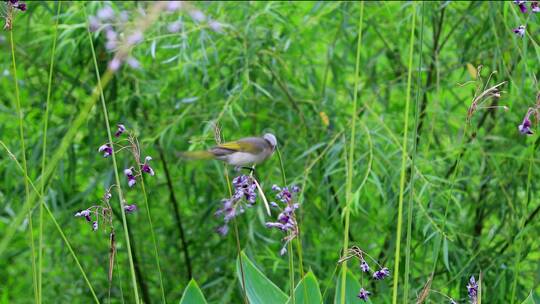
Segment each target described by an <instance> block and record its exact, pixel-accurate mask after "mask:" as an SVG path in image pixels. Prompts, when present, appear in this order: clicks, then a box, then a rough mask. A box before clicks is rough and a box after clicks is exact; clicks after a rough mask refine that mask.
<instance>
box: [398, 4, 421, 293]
mask: <svg viewBox="0 0 540 304" xmlns="http://www.w3.org/2000/svg"><path fill="white" fill-rule="evenodd" d="M424 7H425V3H422V10H421V14H422V21H421V25H420V40H419V45H420V47H419V51H418V70H417V72H416V74H417V78H416V79H417V81H416V97H415V110H414V122H415V126H414V136H413V149H412V150H413V151H412V156H411V164H410V166H409V168H410V169H409V172H410V177H409V178H410V181H409V198H408V202H407V238H406V244H405V270H404V274H403V277H404V281H403V302H404V303H407V302H408V301H409V289H410V286H409V275H410V271H411V269H410V268H411V241H412V220H413V205H414V182H415V177H416V171H415V168H416V148H417V143H418V139H417V136H418V119H419V112H420V108H419V106H420V102H419V99H420V91H421V80H422V76H421V70H422V46H423V43H424ZM413 9H416V8H413ZM413 28H414V26H413ZM410 48H411V50H412V49H413V46H412V45H411V46H410ZM409 60H411V58H409ZM410 68H411V64H410V62H409V72H410V73H411V70H410ZM407 81H409V79H407ZM408 85H409V87H408V88H407V89H408V90H410V84H408ZM409 93H410V92H409Z"/></svg>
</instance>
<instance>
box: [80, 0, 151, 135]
mask: <svg viewBox="0 0 540 304" xmlns="http://www.w3.org/2000/svg"><path fill="white" fill-rule="evenodd" d="M128 21H129V15H128V13H127V12H126V11H121V12H119V13H118V12H116V11H115V10H114V9H113V8H112V7H111V6H110V5H106V6H105V7H102V8H101V9H99V10H98V11H97V13H96V15H95V16H90V17H89V18H88V26H89V28H90V31H92V32H101V31H103V32H104V33H105V40H106V41H105V49H107V51H108V52H117V51H118V49H119V48H120V47H121V46H125V47H128V48H129V47H132V46H135V45H136V44H139V43H140V42H142V41H143V38H144V36H143V33H142V32H141V31H138V30H135V31H132V32H127V31H126V30H125V28H126V24H127V23H128ZM124 61H125V62H126V63H127V64H128V65H129V66H130V67H131V68H134V69H137V68H139V67H140V63H139V61H138V60H137V59H135V58H134V57H132V56H128V57H126V58H121V57H118V56H115V57H114V58H113V59H112V60H111V61H110V62H109V68H110V69H111V70H113V71H117V70H118V69H119V68H120V66H122V64H123V63H124ZM120 126H121V125H119V127H120ZM115 135H116V134H115ZM118 136H119V135H118Z"/></svg>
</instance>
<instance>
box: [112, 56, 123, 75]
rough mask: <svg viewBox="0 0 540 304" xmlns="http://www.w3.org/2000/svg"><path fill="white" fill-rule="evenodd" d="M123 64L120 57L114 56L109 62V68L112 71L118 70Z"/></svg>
mask: <svg viewBox="0 0 540 304" xmlns="http://www.w3.org/2000/svg"><path fill="white" fill-rule="evenodd" d="M121 65H122V61H121V60H120V59H119V58H118V57H114V58H113V59H112V60H111V62H109V69H111V71H113V72H116V71H118V69H119V68H120V66H121Z"/></svg>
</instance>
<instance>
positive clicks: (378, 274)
mask: <svg viewBox="0 0 540 304" xmlns="http://www.w3.org/2000/svg"><path fill="white" fill-rule="evenodd" d="M389 275H390V270H388V268H386V267H384V268H381V269H379V270H377V271H375V272H374V273H373V278H374V279H375V280H382V279H384V278H386V277H388V276H389Z"/></svg>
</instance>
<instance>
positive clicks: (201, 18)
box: [189, 10, 206, 22]
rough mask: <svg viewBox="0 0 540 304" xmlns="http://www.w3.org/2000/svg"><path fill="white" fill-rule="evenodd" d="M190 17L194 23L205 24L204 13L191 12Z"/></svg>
mask: <svg viewBox="0 0 540 304" xmlns="http://www.w3.org/2000/svg"><path fill="white" fill-rule="evenodd" d="M189 15H190V16H191V19H193V21H195V22H203V21H204V20H206V16H205V15H204V13H203V12H201V11H199V10H192V11H190V12H189Z"/></svg>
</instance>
